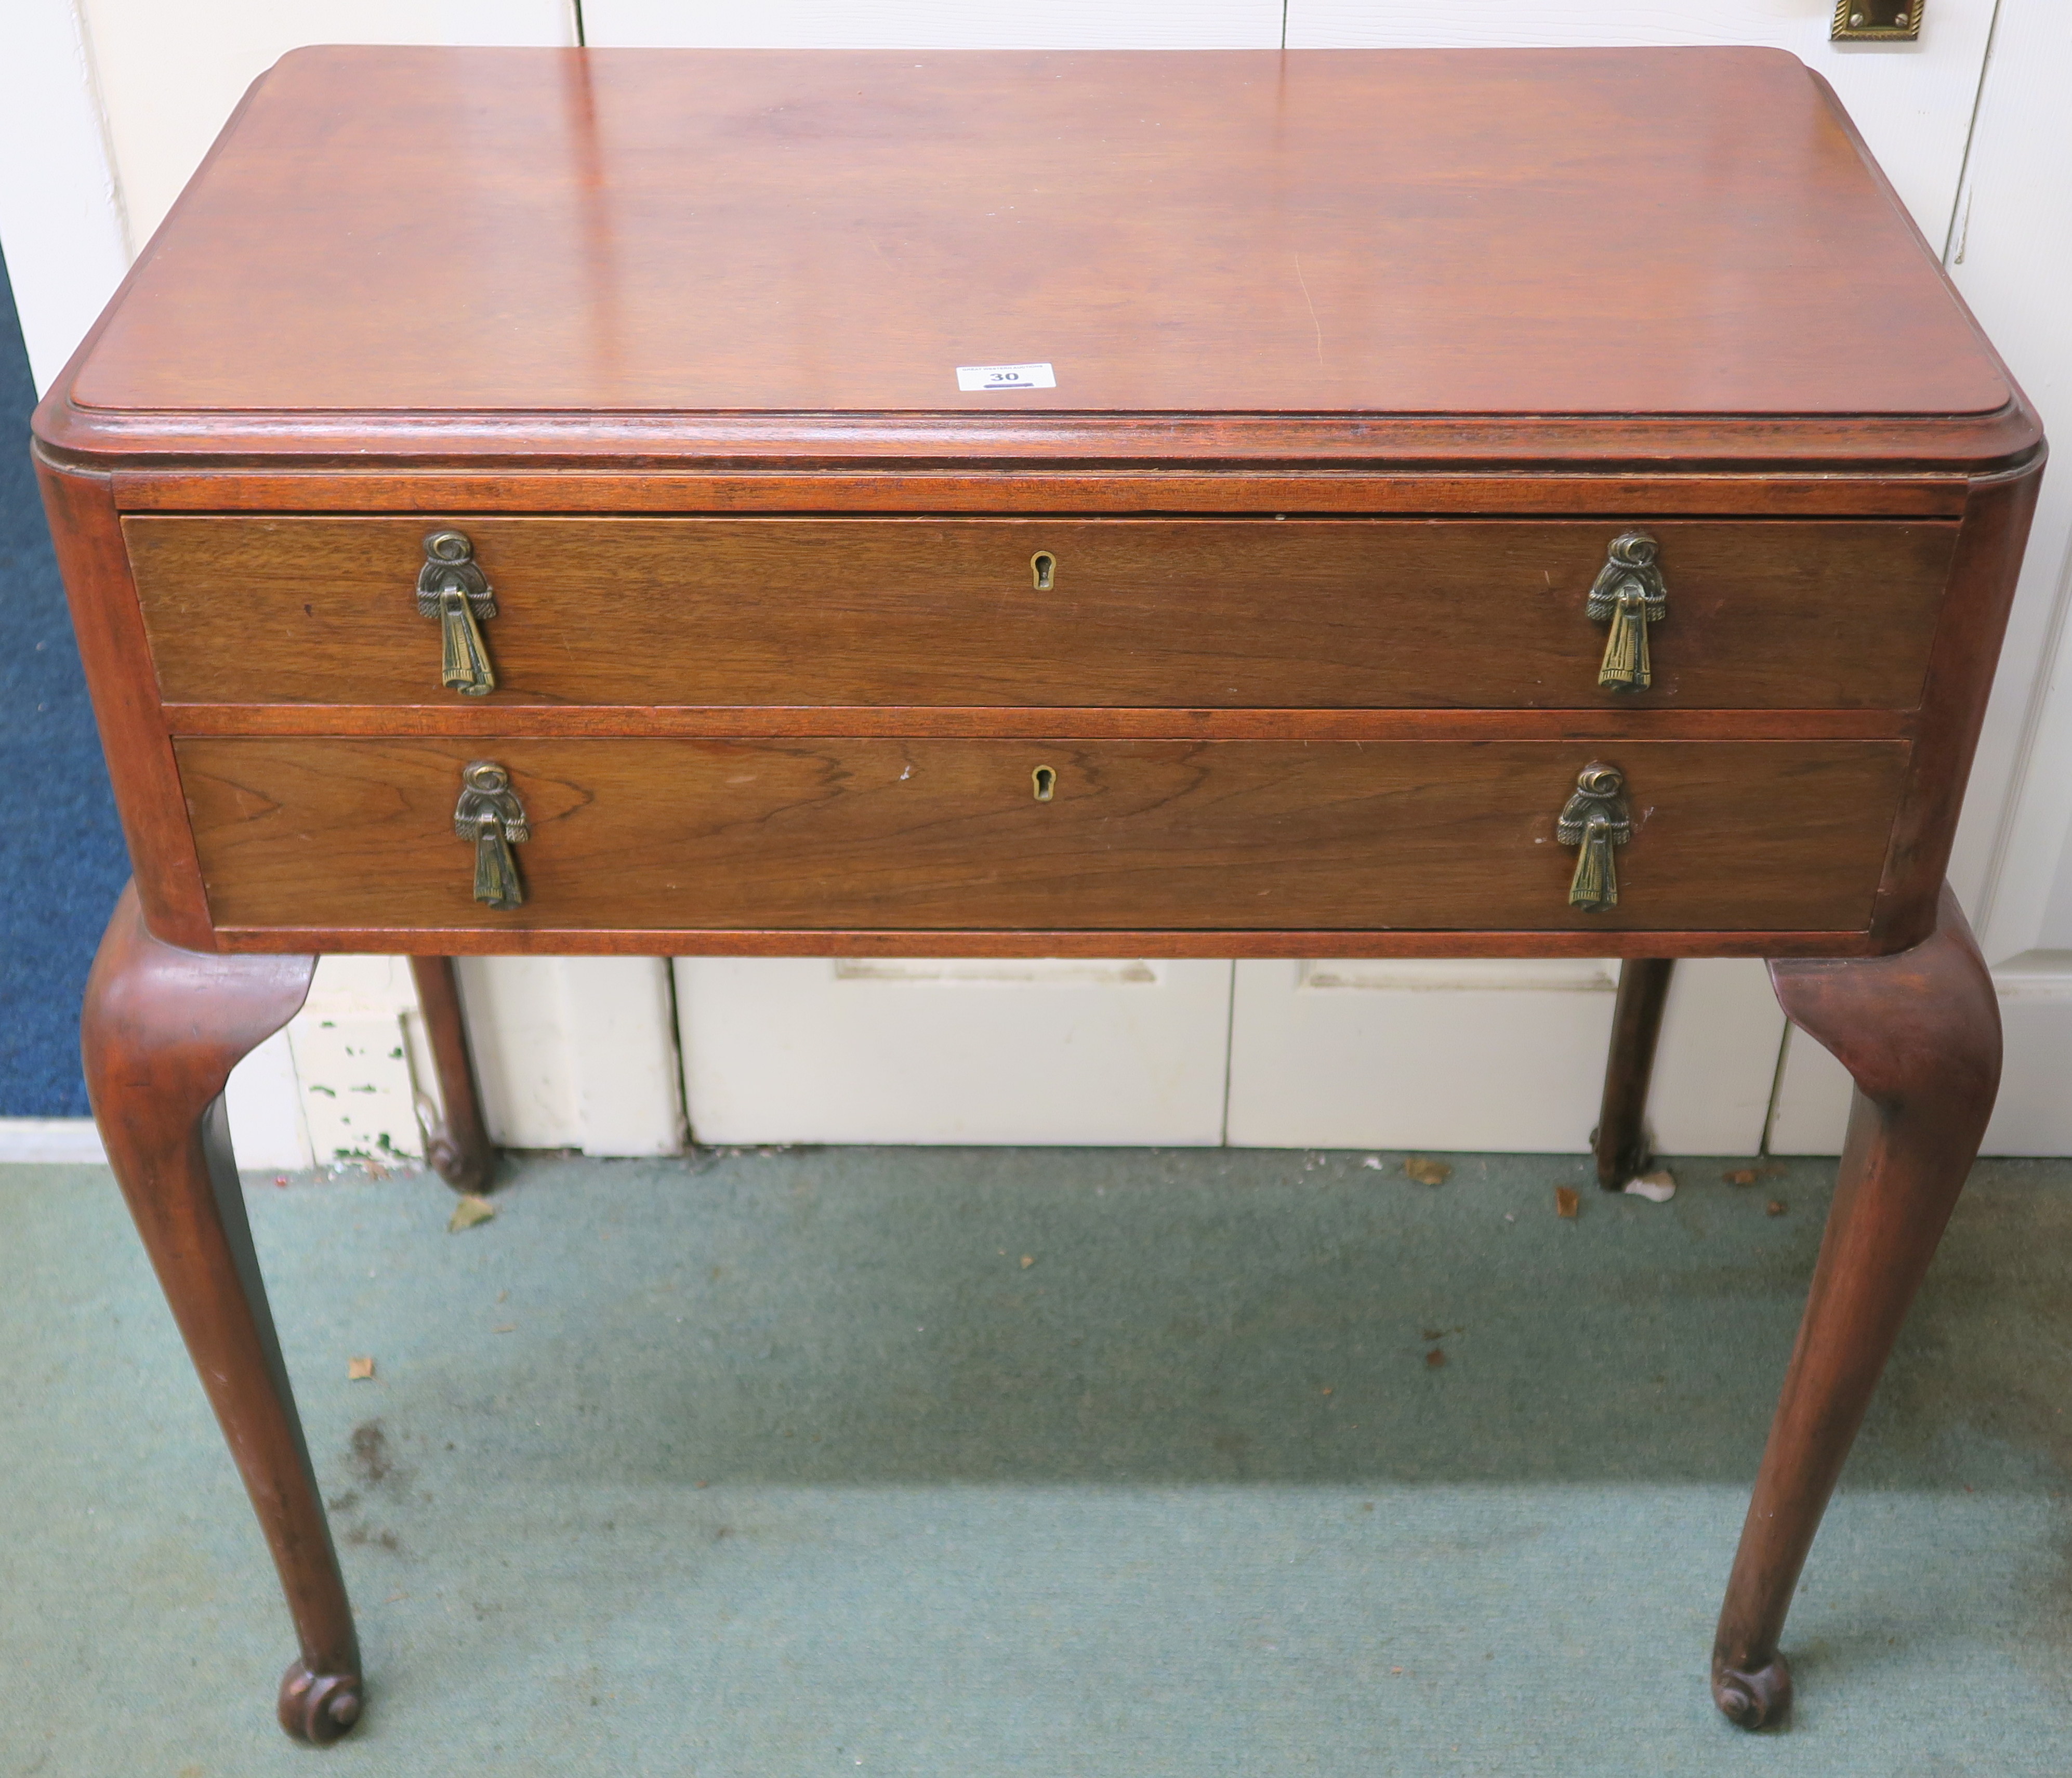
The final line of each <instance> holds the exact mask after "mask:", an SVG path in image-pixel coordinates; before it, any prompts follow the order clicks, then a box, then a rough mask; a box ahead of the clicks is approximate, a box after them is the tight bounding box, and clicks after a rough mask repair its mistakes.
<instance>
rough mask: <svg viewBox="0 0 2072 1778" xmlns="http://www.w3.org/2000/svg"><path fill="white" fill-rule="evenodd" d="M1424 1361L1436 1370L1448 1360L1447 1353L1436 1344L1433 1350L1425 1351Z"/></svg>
mask: <svg viewBox="0 0 2072 1778" xmlns="http://www.w3.org/2000/svg"><path fill="white" fill-rule="evenodd" d="M1424 1362H1425V1364H1427V1365H1428V1366H1429V1368H1432V1369H1433V1370H1435V1371H1436V1370H1437V1369H1438V1368H1439V1367H1440V1366H1441V1364H1445V1362H1446V1354H1445V1351H1444V1350H1443V1349H1442V1348H1440V1347H1437V1346H1434V1347H1433V1348H1432V1349H1431V1351H1429V1352H1427V1353H1425V1355H1424Z"/></svg>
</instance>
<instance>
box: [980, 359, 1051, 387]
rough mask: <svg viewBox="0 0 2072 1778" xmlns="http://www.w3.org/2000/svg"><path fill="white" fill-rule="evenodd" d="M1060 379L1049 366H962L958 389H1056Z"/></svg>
mask: <svg viewBox="0 0 2072 1778" xmlns="http://www.w3.org/2000/svg"><path fill="white" fill-rule="evenodd" d="M1057 386H1058V379H1057V378H1056V377H1054V376H1053V375H1052V374H1051V371H1050V366H1049V365H1048V364H960V365H958V366H957V387H958V388H959V389H1055V388H1056V387H1057Z"/></svg>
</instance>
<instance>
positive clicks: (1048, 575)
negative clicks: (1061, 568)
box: [1029, 549, 1058, 593]
mask: <svg viewBox="0 0 2072 1778" xmlns="http://www.w3.org/2000/svg"><path fill="white" fill-rule="evenodd" d="M1029 574H1030V578H1031V579H1033V580H1034V582H1036V591H1038V592H1039V593H1047V592H1049V591H1050V589H1051V588H1052V587H1053V586H1055V585H1056V584H1057V580H1058V558H1056V557H1055V556H1054V555H1052V554H1050V551H1049V550H1048V549H1038V551H1037V552H1036V554H1034V555H1033V556H1031V557H1030V558H1029Z"/></svg>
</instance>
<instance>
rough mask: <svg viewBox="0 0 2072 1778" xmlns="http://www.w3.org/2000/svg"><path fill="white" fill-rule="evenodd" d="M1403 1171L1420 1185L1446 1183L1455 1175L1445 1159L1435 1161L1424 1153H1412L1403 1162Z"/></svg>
mask: <svg viewBox="0 0 2072 1778" xmlns="http://www.w3.org/2000/svg"><path fill="white" fill-rule="evenodd" d="M1403 1171H1404V1172H1406V1173H1408V1175H1410V1176H1411V1178H1412V1179H1415V1180H1416V1182H1417V1183H1419V1184H1420V1185H1444V1184H1445V1183H1446V1182H1447V1180H1449V1179H1451V1178H1453V1168H1452V1167H1449V1166H1448V1165H1447V1164H1446V1163H1445V1162H1444V1161H1435V1160H1433V1159H1429V1157H1427V1156H1425V1155H1423V1154H1412V1156H1411V1157H1410V1159H1408V1160H1407V1161H1405V1162H1404V1163H1403Z"/></svg>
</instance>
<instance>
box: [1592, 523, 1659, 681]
mask: <svg viewBox="0 0 2072 1778" xmlns="http://www.w3.org/2000/svg"><path fill="white" fill-rule="evenodd" d="M1661 550H1662V545H1660V544H1659V543H1657V542H1656V541H1655V539H1654V538H1653V537H1650V536H1649V535H1648V534H1647V533H1646V532H1645V531H1622V532H1621V533H1619V534H1618V536H1617V537H1614V538H1613V539H1612V545H1611V549H1610V550H1609V552H1608V553H1607V554H1606V556H1605V565H1604V566H1603V567H1601V568H1600V569H1599V570H1597V580H1596V582H1594V583H1593V585H1592V586H1591V588H1590V596H1589V600H1588V601H1587V602H1586V603H1585V605H1584V607H1583V610H1584V613H1585V615H1586V616H1587V617H1589V620H1590V621H1591V622H1592V623H1593V624H1609V625H1610V626H1611V633H1610V635H1609V636H1606V637H1605V658H1604V661H1603V663H1602V664H1601V665H1600V666H1599V667H1598V669H1597V683H1598V684H1599V685H1605V686H1609V688H1610V689H1612V690H1614V691H1646V689H1647V688H1648V687H1649V686H1650V685H1652V684H1653V683H1654V682H1655V672H1654V668H1653V665H1652V664H1651V662H1650V661H1649V660H1648V654H1647V630H1648V626H1649V625H1650V624H1659V623H1660V622H1661V621H1662V620H1663V618H1665V617H1667V615H1669V593H1668V589H1667V587H1666V586H1663V581H1662V570H1660V569H1659V568H1658V567H1656V566H1655V558H1656V557H1657V556H1658V555H1659V554H1661Z"/></svg>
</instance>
